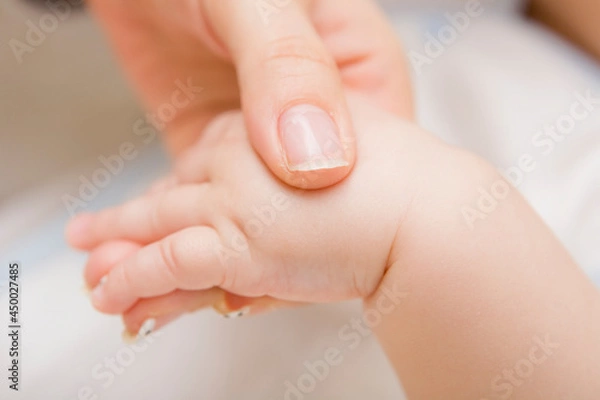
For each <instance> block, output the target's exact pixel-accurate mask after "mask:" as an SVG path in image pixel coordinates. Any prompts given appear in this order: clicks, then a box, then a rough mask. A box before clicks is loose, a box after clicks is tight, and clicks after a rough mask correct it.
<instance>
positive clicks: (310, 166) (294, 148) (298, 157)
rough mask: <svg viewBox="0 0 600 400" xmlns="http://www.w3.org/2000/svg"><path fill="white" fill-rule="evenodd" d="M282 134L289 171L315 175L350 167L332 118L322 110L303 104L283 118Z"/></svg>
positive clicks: (295, 107)
mask: <svg viewBox="0 0 600 400" xmlns="http://www.w3.org/2000/svg"><path fill="white" fill-rule="evenodd" d="M279 132H280V134H281V142H282V146H283V151H284V153H285V157H286V161H287V165H288V168H289V170H290V171H315V170H320V169H331V168H338V167H345V166H347V165H349V163H348V161H347V160H346V158H345V152H344V148H343V146H342V142H341V141H340V136H339V129H338V127H337V125H336V123H335V122H334V121H333V119H332V118H331V116H330V115H329V114H327V113H326V112H325V111H324V110H322V109H320V108H319V107H316V106H313V105H309V104H303V105H298V106H294V107H292V108H290V109H289V110H287V111H286V112H284V113H283V114H282V115H281V118H280V120H279Z"/></svg>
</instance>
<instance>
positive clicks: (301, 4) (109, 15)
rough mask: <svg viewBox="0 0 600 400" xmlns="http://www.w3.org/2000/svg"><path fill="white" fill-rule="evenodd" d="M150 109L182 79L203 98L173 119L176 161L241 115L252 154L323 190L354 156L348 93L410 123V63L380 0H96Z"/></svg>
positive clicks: (296, 181)
mask: <svg viewBox="0 0 600 400" xmlns="http://www.w3.org/2000/svg"><path fill="white" fill-rule="evenodd" d="M89 5H90V6H91V9H92V10H93V12H94V13H95V15H96V16H97V18H98V20H99V21H100V23H101V25H102V26H103V27H104V28H105V30H106V32H107V33H108V36H109V38H110V40H111V42H112V44H113V46H114V48H115V50H116V52H117V54H118V57H119V59H120V61H121V63H122V65H123V67H124V69H125V72H126V73H127V75H128V77H129V79H130V81H131V82H132V83H133V85H134V88H135V89H136V90H137V92H138V93H139V95H140V97H141V99H142V101H143V102H144V104H145V106H146V107H147V108H148V109H149V110H151V111H155V110H157V109H158V108H159V107H160V106H161V105H164V104H170V103H171V102H172V100H171V97H172V95H173V92H174V91H175V89H176V88H177V87H176V82H178V81H183V82H191V83H192V84H193V85H194V86H195V87H202V88H203V91H202V93H200V94H198V95H197V96H195V97H194V99H193V101H192V102H191V104H189V105H187V106H185V107H182V108H179V109H178V111H177V112H176V114H175V115H174V116H173V117H172V118H169V120H168V121H164V122H166V128H165V130H166V135H165V140H166V143H167V146H168V147H169V149H170V150H171V151H172V153H174V154H178V153H179V152H181V151H182V150H184V149H185V148H187V147H188V146H189V145H190V144H191V143H193V142H195V140H196V139H197V138H198V137H199V135H200V134H201V132H202V130H203V128H204V127H205V126H206V124H207V123H208V122H209V121H210V120H211V119H213V118H214V116H215V115H218V114H219V113H222V112H223V111H225V110H230V109H238V108H240V106H241V108H242V110H243V112H244V117H245V122H246V126H247V128H248V131H249V134H250V138H251V141H252V144H253V147H254V148H255V150H256V151H257V152H258V154H259V155H260V156H261V158H262V159H263V161H264V162H265V163H266V165H267V166H268V167H269V169H270V170H271V171H272V172H273V173H274V174H275V175H276V176H277V177H279V178H280V179H281V180H283V181H284V182H286V183H288V184H290V185H292V186H296V187H301V188H306V189H317V188H322V187H326V186H330V185H332V184H335V183H337V182H339V181H340V180H342V179H343V178H345V177H346V176H347V175H348V173H349V172H350V171H351V169H352V167H353V165H354V161H355V157H356V155H355V146H354V132H353V128H352V124H351V121H350V118H349V115H348V110H347V106H346V101H345V98H344V95H343V91H342V88H344V87H345V88H350V89H352V90H355V91H358V92H360V93H361V94H363V95H366V96H367V97H370V98H371V99H374V100H375V101H376V102H377V103H378V104H379V105H380V106H382V107H383V108H385V109H386V110H388V111H390V112H392V113H394V114H396V115H398V116H401V117H405V118H409V119H410V118H411V116H412V108H411V101H410V99H411V96H410V88H409V84H408V74H407V70H406V63H405V62H404V56H403V52H402V50H401V48H400V47H399V45H398V42H397V39H396V37H395V34H394V32H393V30H392V29H391V28H390V26H389V24H388V23H387V21H386V20H385V16H384V15H383V14H382V13H381V12H380V11H379V10H378V8H377V7H376V5H375V3H374V2H373V1H372V0H353V1H352V7H348V4H347V1H345V0H327V1H323V0H301V1H300V0H259V1H257V0H218V1H216V0H192V1H186V0H176V1H172V0H171V1H167V0H153V1H148V0H131V1H126V2H125V1H121V0H90V1H89Z"/></svg>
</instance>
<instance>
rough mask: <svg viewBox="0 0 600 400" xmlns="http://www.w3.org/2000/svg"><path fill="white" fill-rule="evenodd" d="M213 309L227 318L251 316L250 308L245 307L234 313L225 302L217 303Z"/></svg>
mask: <svg viewBox="0 0 600 400" xmlns="http://www.w3.org/2000/svg"><path fill="white" fill-rule="evenodd" d="M213 308H214V309H215V311H216V312H218V313H219V314H221V315H222V316H223V317H225V318H240V317H243V316H245V315H248V314H250V307H244V308H240V309H239V310H234V311H232V310H231V309H230V308H229V307H227V304H226V302H225V300H221V301H218V302H216V303H215V304H213Z"/></svg>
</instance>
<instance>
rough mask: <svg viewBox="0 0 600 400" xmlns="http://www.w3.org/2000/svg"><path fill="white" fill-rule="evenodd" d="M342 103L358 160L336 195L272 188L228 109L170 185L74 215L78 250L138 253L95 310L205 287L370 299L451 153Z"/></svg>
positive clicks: (408, 128) (115, 271)
mask: <svg viewBox="0 0 600 400" xmlns="http://www.w3.org/2000/svg"><path fill="white" fill-rule="evenodd" d="M350 103H351V106H352V113H353V115H354V118H355V121H354V123H355V126H356V130H357V132H356V134H357V137H358V139H357V140H358V143H357V145H358V146H359V148H360V154H361V156H360V158H359V159H358V160H357V163H356V167H355V171H354V172H353V173H352V174H351V177H350V178H348V179H347V180H346V181H344V182H342V183H340V184H338V185H336V186H334V187H331V188H328V189H325V190H320V191H302V190H298V189H293V188H290V187H288V186H286V185H284V184H281V183H279V181H278V180H277V179H275V177H273V176H272V175H271V174H270V172H269V171H268V170H267V169H266V167H265V166H264V165H263V163H262V162H261V160H260V159H259V158H258V157H257V156H256V154H255V152H254V151H253V149H252V147H251V146H250V144H249V142H248V138H247V135H246V131H245V129H244V123H243V119H242V116H241V114H240V113H238V112H229V113H226V114H223V115H222V116H221V117H219V118H218V120H216V121H215V122H213V123H212V124H211V125H210V126H209V127H208V128H207V131H206V132H205V133H204V134H203V136H202V138H201V139H200V142H199V143H198V145H197V146H195V147H194V148H192V149H191V150H189V152H188V154H187V155H186V156H185V157H184V161H183V162H182V163H181V165H180V166H179V171H180V173H178V177H179V184H178V185H177V186H174V187H171V188H166V189H162V190H158V191H156V192H154V193H151V194H148V195H146V196H143V197H141V198H139V199H136V200H133V201H131V202H129V203H127V204H125V205H122V206H119V207H116V208H113V209H109V210H106V211H102V212H100V213H97V214H94V215H82V216H80V217H78V218H77V219H76V220H75V221H73V222H72V223H71V225H70V227H69V229H68V237H69V240H70V242H71V244H72V245H74V246H75V247H78V248H80V249H85V250H91V249H93V248H96V247H97V246H99V245H101V244H102V243H105V242H107V241H113V240H122V241H130V242H135V243H139V244H140V245H141V247H136V248H135V249H133V250H131V249H130V250H128V251H130V254H129V255H128V256H127V257H125V258H124V259H122V260H121V261H119V262H117V263H116V265H114V267H112V269H110V271H102V273H106V279H105V280H104V283H103V284H101V285H98V286H97V287H96V288H95V289H94V291H93V294H92V301H93V304H94V306H95V307H96V308H97V309H99V310H100V311H103V312H107V313H122V312H124V311H126V310H128V309H129V308H130V307H132V306H133V305H134V304H135V303H136V302H137V301H138V300H140V299H144V298H151V297H157V296H163V295H166V294H169V293H172V292H174V291H177V290H183V291H192V290H194V291H197V290H207V291H208V290H211V289H213V288H220V289H223V290H225V291H227V292H230V293H233V294H236V295H239V296H246V297H262V296H270V297H273V298H275V299H280V300H284V301H297V302H332V301H340V300H348V299H353V298H366V297H368V296H369V295H370V294H372V293H373V292H374V291H375V290H376V289H377V287H378V285H379V284H380V282H381V280H382V278H383V276H384V274H385V271H386V269H387V267H389V266H390V265H391V264H392V263H393V261H394V260H393V257H394V254H395V252H396V251H397V250H398V246H397V243H396V238H397V234H398V232H399V230H400V229H401V228H402V226H403V225H402V222H403V221H404V220H407V219H409V220H411V221H414V220H418V218H415V216H414V215H413V214H414V212H412V211H411V210H412V207H411V204H412V201H413V198H414V197H415V196H416V195H418V194H420V193H421V192H422V190H421V189H422V188H423V185H424V184H428V185H429V184H431V181H432V180H434V179H435V180H442V181H443V180H444V177H445V176H447V174H449V173H450V174H451V173H452V172H451V168H449V167H448V166H449V165H453V164H454V163H455V161H456V159H457V158H456V153H457V152H455V151H452V150H450V148H449V147H447V146H445V145H443V144H442V143H440V142H439V141H437V140H435V139H433V138H432V137H431V136H429V135H427V134H426V133H424V132H422V131H421V130H419V129H418V128H416V127H414V126H412V125H409V124H407V123H402V122H401V121H399V120H398V119H396V118H394V117H392V116H390V115H388V114H386V113H384V112H381V111H380V110H378V109H375V108H374V107H372V106H370V105H369V104H368V103H367V102H365V101H362V100H360V99H352V101H351V102H350ZM461 154H462V153H461ZM432 160H435V163H434V162H430V161H432ZM417 209H418V210H419V212H423V209H422V207H417ZM101 264H102V263H98V264H96V265H101ZM105 265H106V264H105ZM90 268H92V269H93V268H94V264H93V263H91V264H90ZM95 268H97V269H99V268H100V267H95ZM88 273H91V274H94V273H95V274H96V275H99V274H98V271H96V272H94V271H93V270H92V271H91V272H88Z"/></svg>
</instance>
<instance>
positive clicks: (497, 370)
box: [67, 94, 600, 400]
mask: <svg viewBox="0 0 600 400" xmlns="http://www.w3.org/2000/svg"><path fill="white" fill-rule="evenodd" d="M349 104H350V109H351V112H352V115H353V119H354V126H355V130H356V136H357V143H356V146H357V149H358V159H357V162H356V165H355V169H354V171H353V172H352V174H351V175H350V177H349V178H347V179H346V180H345V181H343V182H341V183H339V184H337V185H335V186H333V187H330V188H328V189H324V190H319V191H303V190H298V189H293V188H291V187H289V186H286V185H284V184H282V183H280V181H279V180H278V179H276V178H275V177H274V176H273V175H271V173H270V172H269V171H268V169H267V168H266V167H265V166H264V164H263V163H262V161H261V160H260V159H259V157H258V156H257V155H256V154H255V152H254V151H253V149H252V147H251V146H250V144H249V141H248V138H247V134H246V130H245V128H244V122H243V118H242V115H241V113H240V112H227V113H224V114H222V115H221V116H220V117H218V118H217V119H216V120H214V121H213V122H212V123H211V124H210V125H209V126H208V127H207V128H206V130H205V132H204V133H203V134H202V137H201V138H200V139H199V141H198V143H197V144H196V145H195V146H194V147H192V148H191V149H190V150H188V151H187V153H186V154H184V155H183V156H182V158H181V159H180V161H179V162H178V165H177V166H176V168H175V170H176V172H175V174H174V176H173V178H172V179H170V180H168V181H166V182H163V183H162V184H161V185H158V186H157V187H155V188H154V189H153V190H151V191H150V192H149V193H147V194H145V195H144V196H142V197H140V198H138V199H135V200H132V201H130V202H128V203H126V204H124V205H122V206H118V207H115V208H112V209H109V210H105V211H102V212H99V213H96V214H86V215H81V216H79V217H77V218H76V219H75V220H74V221H72V222H71V224H70V226H69V227H68V230H67V237H68V240H69V242H70V243H71V245H73V246H74V247H76V248H79V249H82V250H86V251H90V252H91V257H90V260H89V262H88V265H87V267H86V272H85V277H86V282H87V284H88V285H89V286H90V287H93V288H94V289H93V291H92V295H91V298H92V303H93V305H94V306H95V307H96V308H97V309H98V310H99V311H101V312H105V313H109V314H123V315H124V318H125V323H126V325H127V326H128V329H129V330H134V329H137V328H139V326H140V325H141V322H142V321H143V320H144V319H146V318H148V317H149V316H152V317H155V318H156V319H157V323H158V326H159V327H160V326H163V325H164V324H166V323H168V322H169V321H170V320H172V319H173V318H175V317H176V316H177V315H179V314H181V313H182V312H184V311H186V310H192V309H196V308H199V307H200V306H204V305H209V304H212V303H213V302H215V301H217V300H218V299H219V298H220V296H222V293H223V292H225V293H227V294H228V295H229V296H233V298H238V299H244V298H255V299H258V300H256V301H255V302H254V303H253V304H254V306H256V307H257V308H260V307H266V308H269V307H271V305H273V304H280V305H286V304H295V303H298V302H299V303H324V302H335V301H343V300H349V299H356V298H360V299H363V301H364V305H365V308H366V309H367V310H368V309H375V310H378V311H379V313H380V314H382V316H383V317H382V320H381V322H380V323H378V324H376V325H375V326H374V327H373V330H374V331H375V333H376V335H377V337H378V338H379V341H380V343H381V345H382V346H383V348H384V350H385V351H386V353H387V355H388V357H389V359H390V361H391V363H392V365H393V366H394V368H395V370H396V372H397V374H398V376H399V378H400V379H401V381H402V384H403V386H404V388H405V391H406V393H407V395H408V398H410V399H428V400H431V399H503V398H511V399H528V400H532V399H540V400H541V399H544V400H546V399H568V398H572V399H592V398H594V395H595V394H597V393H600V380H598V379H597V378H598V376H600V341H599V340H598V338H600V296H599V294H598V291H597V289H596V288H595V287H594V286H593V285H592V284H591V283H590V282H589V281H588V280H587V279H586V277H585V276H584V274H583V273H582V272H581V271H580V270H579V269H578V267H577V266H576V265H575V263H574V262H573V260H572V259H571V257H570V256H569V254H568V253H567V252H566V250H565V249H564V248H563V247H562V245H561V244H560V243H559V242H558V241H557V239H556V238H555V237H554V236H553V235H552V233H551V232H550V231H549V229H548V228H547V227H546V226H545V225H544V223H543V222H542V221H541V220H540V219H539V218H538V217H537V215H536V214H535V213H534V212H533V210H531V208H530V207H529V206H528V205H527V203H526V202H525V201H524V199H523V198H522V197H521V196H520V195H519V194H518V192H517V191H516V190H514V189H512V188H510V187H509V186H507V184H506V185H505V184H504V183H503V182H504V180H503V178H502V177H501V176H500V175H499V174H498V173H497V172H496V171H495V170H494V169H493V168H492V167H491V166H490V165H488V164H487V163H486V162H485V161H483V160H481V159H479V158H478V157H476V156H474V155H472V154H470V153H468V152H465V151H463V150H460V149H457V148H453V147H451V146H448V145H446V144H444V143H442V142H441V141H439V140H437V139H436V138H434V137H433V136H431V135H430V134H428V133H427V132H425V131H423V130H422V129H420V128H418V127H416V126H414V125H412V124H410V123H408V122H405V121H403V120H401V119H399V118H397V117H395V116H393V115H390V114H387V113H386V112H384V111H382V110H380V109H379V108H377V107H375V106H374V105H372V104H370V103H369V102H368V101H366V100H365V99H362V98H359V97H358V96H355V95H352V94H349ZM342 150H343V149H342ZM499 182H500V183H501V185H500V186H502V187H505V188H506V193H505V196H504V198H503V200H502V201H501V202H500V204H499V205H498V207H497V209H496V210H495V211H493V212H492V213H490V214H489V215H486V217H485V219H481V220H477V221H476V223H472V221H470V222H471V223H469V221H468V220H466V219H465V216H464V209H465V207H469V206H471V207H472V206H473V205H474V203H475V202H476V200H477V198H478V196H479V194H478V193H479V192H478V189H479V188H489V187H491V186H492V185H494V184H496V185H497V186H498V183H499ZM390 299H392V300H393V299H395V300H397V301H392V300H390ZM544 351H546V353H544ZM538 353H539V354H538ZM542 355H544V357H545V358H544V359H543V361H541V362H539V363H536V364H535V369H534V371H533V372H532V374H531V375H530V376H529V377H528V378H527V379H522V378H519V377H518V376H515V377H511V376H505V374H506V373H509V372H510V371H512V370H513V369H514V368H515V365H516V364H518V363H519V362H520V361H521V360H524V359H528V360H529V359H530V358H531V357H533V356H535V357H537V358H536V360H542ZM532 365H534V364H532ZM507 371H508V372H507ZM506 382H508V383H506Z"/></svg>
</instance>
